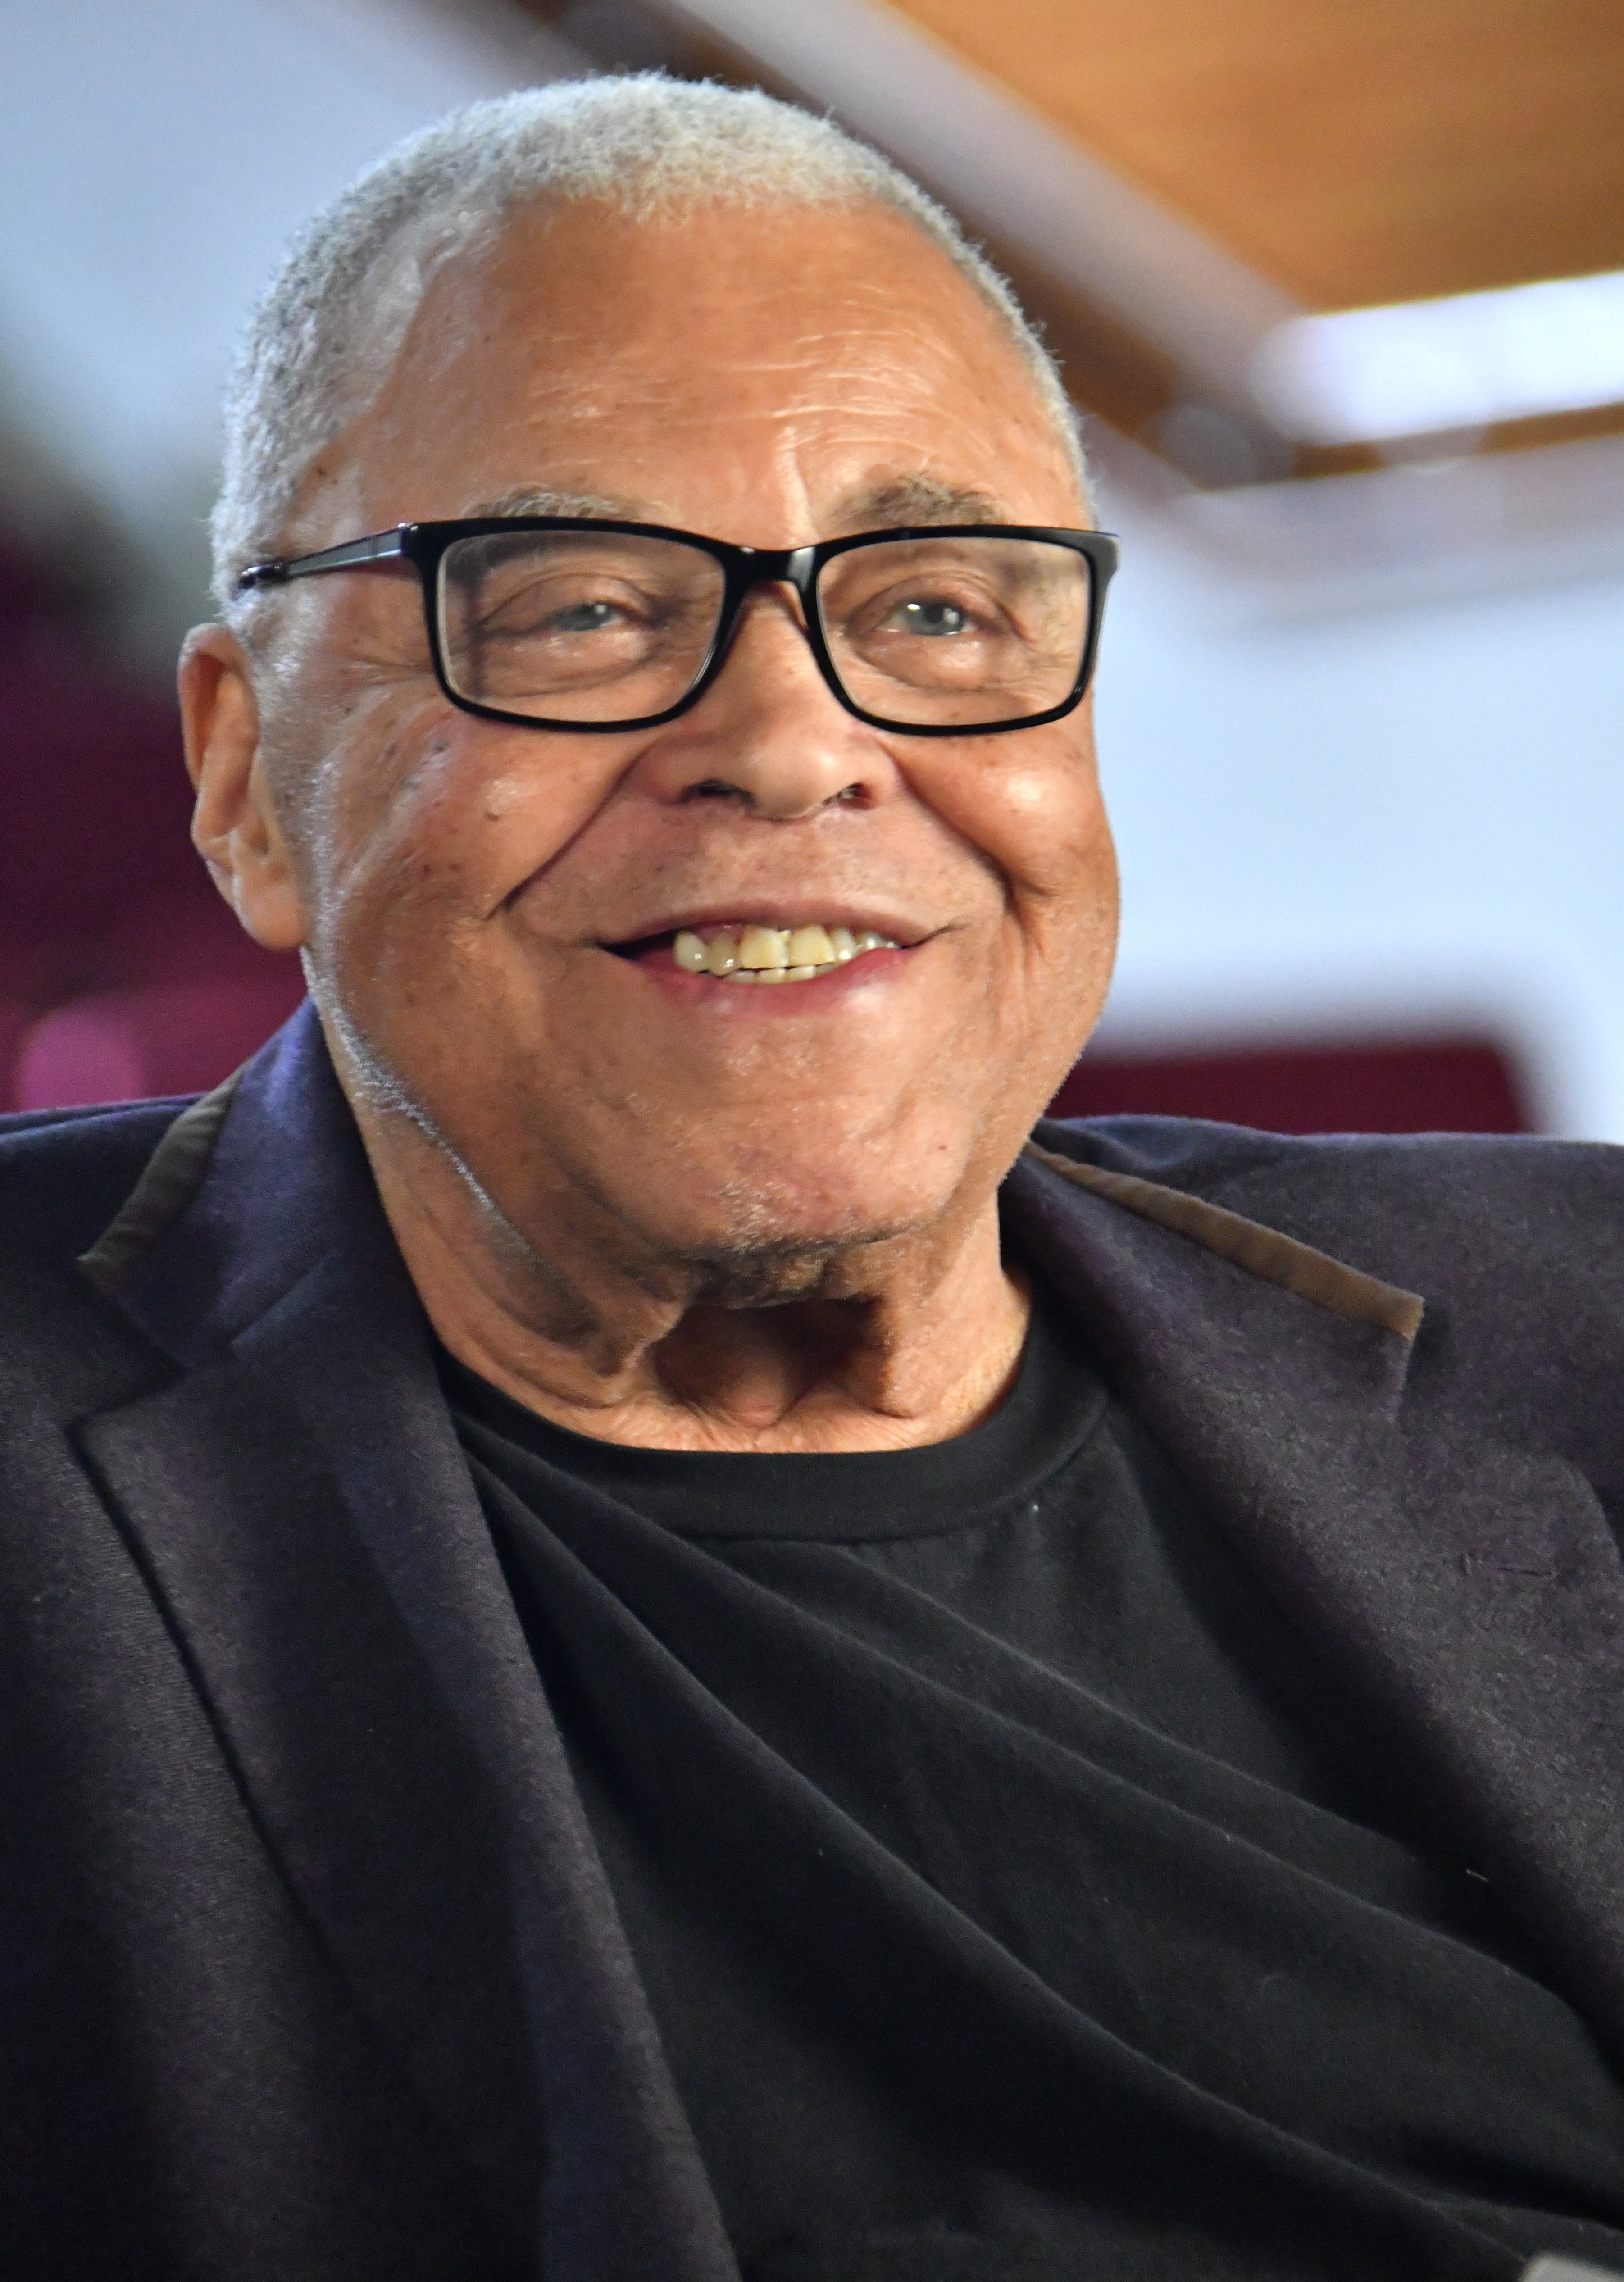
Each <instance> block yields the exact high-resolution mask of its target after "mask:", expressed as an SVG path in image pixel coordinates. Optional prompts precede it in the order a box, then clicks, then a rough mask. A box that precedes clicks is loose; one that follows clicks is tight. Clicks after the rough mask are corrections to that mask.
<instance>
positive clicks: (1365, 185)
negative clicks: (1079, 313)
mask: <svg viewBox="0 0 1624 2282" xmlns="http://www.w3.org/2000/svg"><path fill="white" fill-rule="evenodd" d="M890 4H891V5H892V6H893V7H895V8H896V9H897V12H899V13H900V14H902V15H905V16H906V17H907V18H909V19H911V20H912V21H913V23H915V24H916V25H918V26H919V27H921V29H923V30H926V31H929V32H930V33H932V34H934V35H936V37H938V38H939V39H940V40H942V41H943V42H944V43H946V45H948V46H949V47H950V48H952V49H953V50H955V51H956V52H957V53H958V54H959V55H960V57H962V58H964V59H965V60H966V61H967V62H968V63H970V64H972V65H974V66H975V67H976V68H977V69H979V70H981V71H982V72H983V73H985V74H987V75H988V76H989V77H991V78H992V79H995V80H998V81H999V82H1002V83H1003V84H1004V85H1005V86H1006V88H1008V89H1010V90H1011V91H1012V92H1013V93H1014V94H1015V95H1017V96H1020V97H1023V98H1024V99H1025V100H1027V101H1028V102H1030V103H1031V104H1032V105H1034V107H1035V108H1037V110H1039V111H1041V112H1043V113H1045V114H1046V115H1047V116H1048V118H1049V119H1050V120H1053V122H1054V123H1055V124H1056V125H1057V126H1059V127H1060V128H1062V129H1063V130H1064V131H1066V132H1068V133H1069V134H1071V135H1073V136H1075V137H1076V139H1077V140H1078V141H1079V142H1080V143H1082V144H1084V145H1085V146H1086V147H1087V148H1089V149H1091V150H1092V151H1094V152H1095V153H1096V154H1097V155H1098V156H1099V157H1100V158H1101V159H1105V160H1106V161H1107V163H1108V164H1111V165H1113V166H1115V167H1117V168H1118V169H1119V170H1120V171H1121V172H1122V173H1123V175H1127V176H1128V177H1130V178H1131V179H1132V180H1133V181H1135V182H1138V184H1139V185H1140V186H1141V187H1142V188H1143V189H1145V190H1147V191H1149V192H1150V193H1152V194H1153V195H1154V197H1156V198H1160V199H1162V201H1163V202H1164V203H1165V204H1166V205H1168V206H1169V207H1172V208H1173V209H1175V210H1177V211H1178V212H1180V213H1184V214H1185V215H1186V216H1188V217H1189V218H1190V219H1192V220H1193V221H1196V222H1198V223H1199V224H1200V225H1201V227H1202V228H1203V229H1206V230H1207V231H1208V233H1209V234H1210V235H1211V236H1213V237H1216V238H1217V239H1218V240H1220V241H1221V242H1222V243H1223V244H1224V245H1228V246H1229V247H1231V248H1232V250H1233V251H1234V252H1238V253H1240V254H1242V255H1244V256H1245V257H1246V258H1247V260H1250V261H1252V262H1253V263H1254V264H1255V266H1256V267H1257V268H1260V269H1261V270H1263V272H1264V273H1265V274H1266V275H1268V276H1272V277H1274V278H1275V279H1276V280H1278V283H1281V284H1283V285H1285V286H1286V287H1288V288H1289V289H1290V290H1291V291H1294V292H1295V293H1297V294H1298V295H1300V296H1301V297H1302V299H1304V300H1305V301H1306V302H1308V303H1309V305H1311V306H1314V307H1320V308H1341V307H1350V306H1353V305H1356V304H1360V303H1366V302H1379V301H1397V300H1408V299H1418V298H1421V297H1424V296H1427V295H1432V294H1441V293H1457V292H1466V291H1473V290H1476V289H1478V288H1481V287H1486V286H1496V285H1509V284H1516V283H1522V282H1524V281H1525V280H1527V279H1530V278H1537V277H1549V276H1573V275H1579V274H1581V273H1584V272H1587V271H1591V270H1603V269H1616V268H1624V4H1620V0H1131V4H1129V5H1126V6H1124V5H1123V0H1110V4H1107V0H1001V4H1000V5H999V6H998V7H997V8H990V7H989V6H988V5H987V0H890Z"/></svg>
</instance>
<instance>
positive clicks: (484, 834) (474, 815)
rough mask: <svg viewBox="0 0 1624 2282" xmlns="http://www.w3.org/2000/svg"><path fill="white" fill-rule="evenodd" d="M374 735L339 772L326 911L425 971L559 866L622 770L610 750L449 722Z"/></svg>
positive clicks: (330, 814)
mask: <svg viewBox="0 0 1624 2282" xmlns="http://www.w3.org/2000/svg"><path fill="white" fill-rule="evenodd" d="M608 742H609V741H607V740H606V741H602V742H601V743H599V744H598V745H597V748H596V749H595V750H589V751H586V752H583V751H582V750H581V749H580V745H579V743H577V744H575V745H572V746H571V745H568V744H566V743H565V742H564V741H559V742H558V743H557V744H556V745H555V744H554V743H553V742H552V741H546V740H543V739H542V738H540V737H539V736H536V735H534V734H527V733H525V732H523V731H519V732H511V731H504V730H502V729H500V728H498V727H497V726H495V725H494V724H488V723H483V722H479V721H477V720H473V719H470V718H468V717H465V716H462V715H451V716H448V717H447V715H446V714H445V713H443V712H441V713H440V714H439V718H434V719H431V721H428V722H424V721H423V720H422V719H418V718H403V719H401V720H399V721H396V722H388V721H376V722H373V723H371V724H369V735H368V737H367V740H366V743H365V748H364V750H361V751H358V752H355V753H354V754H352V755H350V756H338V757H335V760H334V762H333V763H332V764H331V765H330V773H331V778H332V783H331V791H330V798H329V799H328V800H327V801H326V803H324V807H325V811H326V827H327V828H326V831H325V834H324V838H325V843H326V846H325V856H326V863H325V869H326V873H327V879H328V886H329V894H328V896H327V897H326V899H325V900H326V903H327V907H328V909H329V910H330V912H333V914H334V915H335V916H337V915H338V913H340V912H342V913H343V914H344V918H345V924H346V930H349V929H354V928H356V927H357V926H360V927H361V928H364V929H365V930H366V931H367V932H368V933H369V934H370V935H373V936H374V937H375V938H376V937H381V936H389V937H392V938H400V939H402V947H403V948H406V947H408V945H409V949H410V951H411V954H412V957H413V959H414V963H415V964H416V965H417V966H420V967H426V966H431V964H432V962H433V959H434V957H435V953H436V945H437V942H438V941H439V939H440V938H441V937H442V936H443V935H445V933H446V932H447V930H449V931H451V932H455V931H456V930H457V929H459V928H477V927H478V925H479V924H480V923H481V922H482V921H484V920H488V919H489V918H490V917H491V915H492V914H493V912H496V911H498V910H499V909H500V907H501V905H502V904H504V903H505V902H506V901H507V900H508V898H509V897H511V896H512V895H513V893H514V892H515V890H516V889H518V888H519V887H521V886H522V885H523V884H524V881H526V880H529V879H531V878H532V877H533V876H534V875H535V874H536V873H539V872H541V871H544V870H545V869H546V868H547V867H548V865H550V864H552V863H553V862H554V861H555V860H556V858H557V857H558V856H559V855H560V853H561V852H562V851H563V850H565V849H567V848H568V847H569V846H570V844H571V842H572V841H573V840H574V839H575V838H576V836H577V835H578V834H579V833H580V832H581V831H582V830H583V829H584V827H586V826H587V824H588V823H589V822H590V821H591V819H593V817H594V816H595V815H596V814H597V812H598V811H599V810H600V809H601V808H602V805H603V802H604V800H605V798H606V796H607V794H608V790H609V788H610V787H611V786H612V784H613V782H614V780H615V778H616V776H617V775H618V763H617V758H616V757H615V756H614V755H612V754H610V753H609V752H607V751H605V750H604V745H605V744H607V743H608ZM431 914H432V915H433V920H434V925H433V926H432V927H431V926H430V925H429V924H428V921H429V919H430V915H431Z"/></svg>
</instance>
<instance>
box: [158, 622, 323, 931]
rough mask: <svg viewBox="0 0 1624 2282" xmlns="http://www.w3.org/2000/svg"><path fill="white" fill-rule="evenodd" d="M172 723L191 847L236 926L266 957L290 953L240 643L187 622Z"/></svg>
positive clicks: (286, 876)
mask: <svg viewBox="0 0 1624 2282" xmlns="http://www.w3.org/2000/svg"><path fill="white" fill-rule="evenodd" d="M180 697H181V725H182V728H183V732H184V735H185V741H186V768H187V772H188V774H189V775H190V778H191V781H192V788H193V790H194V791H195V792H196V794H197V796H198V798H197V805H196V807H195V808H194V809H193V811H192V819H191V837H192V843H193V845H194V846H195V847H196V849H197V850H198V854H199V855H200V856H201V857H202V858H203V860H204V862H205V863H206V865H208V868H209V876H210V878H211V879H212V880H213V881H214V885H215V886H216V887H217V888H218V889H219V890H220V892H221V895H222V896H223V897H225V899H226V901H227V903H229V904H230V906H231V908H232V910H233V911H234V912H236V913H237V918H238V920H240V921H241V922H242V924H243V926H244V927H245V928H246V929H247V931H248V933H249V934H250V935H252V936H253V939H254V941H255V942H256V943H263V945H264V946H265V948H266V950H267V951H296V950H298V949H299V945H300V944H301V943H303V942H304V940H305V920H304V912H303V908H302V906H301V904H300V899H299V882H298V880H297V878H296V876H295V873H294V868H293V863H292V858H291V856H290V855H289V852H288V847H287V842H286V841H285V840H284V836H283V832H282V826H281V821H280V819H278V817H277V815H276V809H275V806H274V805H273V803H272V801H271V797H270V788H269V786H268V783H267V782H266V777H265V769H264V764H263V761H262V759H261V756H260V710H259V704H258V701H257V699H256V698H255V695H254V688H253V675H252V673H251V671H250V669H249V664H248V660H247V657H246V656H245V653H244V650H243V646H242V644H241V643H240V642H239V641H238V640H237V636H236V635H235V634H234V633H231V631H230V630H229V627H226V626H195V627H194V628H193V629H192V631H191V633H189V634H188V635H187V637H186V640H185V642H184V644H183V648H182V650H181V664H180Z"/></svg>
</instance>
